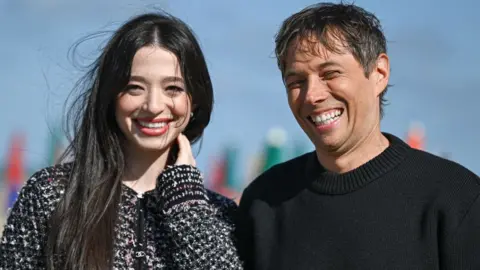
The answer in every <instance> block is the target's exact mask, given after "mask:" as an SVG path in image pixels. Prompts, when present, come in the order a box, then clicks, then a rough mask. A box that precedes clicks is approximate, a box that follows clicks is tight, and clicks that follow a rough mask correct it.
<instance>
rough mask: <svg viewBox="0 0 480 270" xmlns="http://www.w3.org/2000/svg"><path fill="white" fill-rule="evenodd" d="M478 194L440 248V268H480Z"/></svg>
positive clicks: (479, 207)
mask: <svg viewBox="0 0 480 270" xmlns="http://www.w3.org/2000/svg"><path fill="white" fill-rule="evenodd" d="M479 252H480V194H479V195H478V196H477V197H476V199H475V201H474V202H473V204H472V205H471V207H470V209H469V210H468V211H467V213H466V214H465V216H464V217H463V218H462V220H461V223H460V224H459V226H458V227H457V229H456V230H455V231H453V232H452V233H451V234H450V235H449V236H448V237H447V241H446V242H445V244H444V245H443V248H441V249H440V262H441V266H442V267H441V269H445V270H447V269H480V256H479Z"/></svg>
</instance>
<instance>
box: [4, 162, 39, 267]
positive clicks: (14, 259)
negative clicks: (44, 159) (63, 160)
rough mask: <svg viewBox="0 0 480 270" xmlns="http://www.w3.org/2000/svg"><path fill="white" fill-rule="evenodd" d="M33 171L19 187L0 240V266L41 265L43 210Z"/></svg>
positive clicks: (36, 175) (36, 176) (35, 175)
mask: <svg viewBox="0 0 480 270" xmlns="http://www.w3.org/2000/svg"><path fill="white" fill-rule="evenodd" d="M41 177H42V172H41V171H39V172H37V173H35V174H34V175H33V176H32V177H31V178H30V179H28V180H27V183H26V184H25V186H24V187H23V188H22V189H21V190H20V193H19V195H18V198H17V200H16V202H15V204H14V205H13V207H12V209H11V210H10V213H9V215H8V218H7V222H6V224H5V227H4V230H3V236H2V238H1V240H0V270H7V269H9V270H10V269H12V270H13V269H15V270H20V269H44V268H45V265H44V256H43V248H44V241H45V232H46V224H47V214H46V211H45V209H44V206H43V200H44V196H43V195H42V191H41V189H40V188H39V187H38V185H37V181H38V180H40V179H39V178H41Z"/></svg>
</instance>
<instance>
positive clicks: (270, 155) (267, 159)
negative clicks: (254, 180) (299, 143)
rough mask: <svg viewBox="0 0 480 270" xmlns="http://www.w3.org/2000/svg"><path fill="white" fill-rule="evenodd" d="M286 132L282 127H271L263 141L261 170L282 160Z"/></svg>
mask: <svg viewBox="0 0 480 270" xmlns="http://www.w3.org/2000/svg"><path fill="white" fill-rule="evenodd" d="M286 138H287V135H286V132H285V130H284V129H282V128H272V129H271V130H270V131H269V132H268V134H267V139H266V141H265V148H264V156H263V171H266V170H268V169H270V168H271V167H272V166H274V165H276V164H278V163H281V162H283V161H284V152H285V142H286Z"/></svg>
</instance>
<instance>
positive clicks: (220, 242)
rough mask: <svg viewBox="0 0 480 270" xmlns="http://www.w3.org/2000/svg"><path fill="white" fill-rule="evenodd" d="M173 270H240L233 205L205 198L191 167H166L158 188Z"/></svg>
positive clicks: (196, 173) (197, 172) (228, 202)
mask: <svg viewBox="0 0 480 270" xmlns="http://www.w3.org/2000/svg"><path fill="white" fill-rule="evenodd" d="M157 190H158V192H159V193H160V198H161V199H162V203H161V206H160V207H161V212H162V216H163V220H164V221H163V222H164V224H165V226H166V230H167V234H168V236H167V239H168V241H171V244H170V246H171V247H172V260H173V263H174V265H175V268H176V269H185V270H186V269H189V270H193V269H243V268H242V264H241V261H240V259H239V257H238V254H237V250H236V247H235V240H234V237H233V230H234V225H233V218H232V217H233V214H234V212H235V210H236V205H235V203H234V202H233V201H230V200H228V199H226V198H224V197H221V198H220V196H219V195H218V197H217V198H214V197H215V196H211V197H210V196H208V192H207V190H206V189H205V188H204V186H203V179H202V176H201V174H200V172H199V171H198V170H197V169H196V168H195V167H192V166H188V165H181V166H171V167H168V168H167V169H166V170H165V171H164V172H163V173H162V175H160V179H159V185H158V188H157Z"/></svg>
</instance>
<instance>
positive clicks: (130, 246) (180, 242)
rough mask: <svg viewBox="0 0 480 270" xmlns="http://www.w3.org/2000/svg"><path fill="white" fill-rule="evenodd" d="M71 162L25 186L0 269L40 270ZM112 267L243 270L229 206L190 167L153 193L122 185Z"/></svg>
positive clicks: (174, 169) (165, 177) (171, 174)
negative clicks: (52, 215)
mask: <svg viewBox="0 0 480 270" xmlns="http://www.w3.org/2000/svg"><path fill="white" fill-rule="evenodd" d="M70 170H71V164H70V163H67V164H62V165H57V166H54V167H49V168H45V169H43V170H40V171H38V172H37V173H35V174H34V175H33V176H32V177H31V178H30V179H29V180H28V181H27V183H26V185H25V186H24V187H23V188H22V190H21V192H20V194H19V197H18V199H17V201H16V203H15V205H14V206H13V208H12V209H11V212H10V214H9V217H8V219H7V224H6V225H5V229H4V231H3V237H2V238H1V242H0V270H7V269H8V270H20V269H45V267H46V266H45V256H44V254H45V251H44V248H45V241H46V236H47V233H48V231H47V230H48V229H47V228H48V226H47V222H48V220H49V218H50V216H51V214H52V212H53V211H54V209H55V208H56V205H57V203H58V201H59V200H60V199H61V198H62V194H63V193H64V191H65V185H64V184H62V182H64V181H60V180H61V179H68V175H69V173H70ZM118 209H119V213H118V215H119V216H118V218H117V220H118V221H117V224H116V226H115V232H114V233H115V239H114V251H113V254H114V258H113V268H114V269H118V270H120V269H128V270H130V269H241V268H242V267H241V263H240V261H239V259H238V256H237V252H236V249H235V246H234V241H233V238H232V232H233V222H232V219H231V216H232V215H233V213H234V211H235V210H236V205H235V203H234V202H233V201H231V200H229V199H227V198H225V197H222V196H220V195H218V194H215V193H213V192H210V191H208V190H206V189H205V188H204V187H203V179H202V177H201V174H200V172H199V171H198V170H197V169H196V168H194V167H191V166H187V165H181V166H171V167H168V168H167V169H165V170H164V172H163V173H162V174H161V175H160V177H159V179H158V184H157V187H156V189H155V190H152V191H149V192H146V193H144V194H137V193H136V192H135V191H134V190H132V189H130V188H129V187H127V186H125V185H122V195H121V202H120V205H119V207H118Z"/></svg>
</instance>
